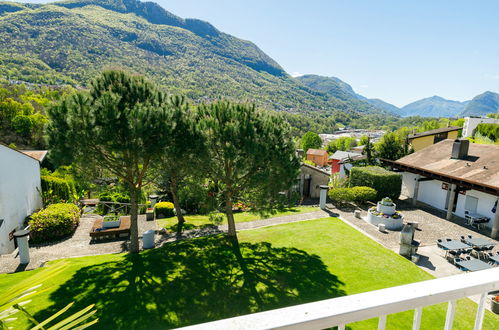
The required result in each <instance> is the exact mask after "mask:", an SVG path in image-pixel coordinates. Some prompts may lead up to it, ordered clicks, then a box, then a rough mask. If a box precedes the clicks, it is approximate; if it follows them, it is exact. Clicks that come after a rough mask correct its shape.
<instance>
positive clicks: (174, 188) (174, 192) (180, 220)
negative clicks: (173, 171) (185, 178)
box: [170, 180, 185, 234]
mask: <svg viewBox="0 0 499 330" xmlns="http://www.w3.org/2000/svg"><path fill="white" fill-rule="evenodd" d="M170 192H171V193H172V198H173V205H174V206H175V212H176V213H177V220H178V223H177V234H180V233H181V232H182V226H183V225H184V223H185V219H184V215H183V214H182V208H181V207H180V203H179V201H178V196H177V192H178V187H177V181H176V180H171V182H170Z"/></svg>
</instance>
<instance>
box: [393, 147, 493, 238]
mask: <svg viewBox="0 0 499 330" xmlns="http://www.w3.org/2000/svg"><path fill="white" fill-rule="evenodd" d="M384 162H385V163H387V164H389V165H390V166H391V167H392V169H395V170H398V171H401V172H403V173H402V180H403V186H402V193H403V194H404V195H406V196H408V197H410V198H412V200H413V203H414V204H415V203H416V201H421V202H424V203H425V204H428V205H431V206H433V207H436V208H438V209H441V210H447V218H448V219H450V218H451V217H452V215H453V214H455V215H457V216H460V217H463V218H464V217H465V216H467V215H468V216H469V215H470V214H476V215H479V216H483V217H485V218H488V219H490V220H489V221H488V222H487V223H486V224H485V226H487V227H488V228H490V229H491V235H492V237H496V235H497V232H498V230H499V205H498V203H499V146H498V145H490V144H476V143H469V141H468V140H444V141H441V142H439V143H437V144H434V145H431V146H429V147H427V148H425V149H424V150H420V151H416V152H415V153H413V154H410V155H408V156H405V157H403V158H401V159H399V160H397V161H388V160H385V161H384Z"/></svg>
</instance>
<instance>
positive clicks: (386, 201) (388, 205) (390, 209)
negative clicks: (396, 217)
mask: <svg viewBox="0 0 499 330" xmlns="http://www.w3.org/2000/svg"><path fill="white" fill-rule="evenodd" d="M395 208H396V205H395V203H394V202H393V201H392V199H391V198H388V197H385V198H383V199H382V200H381V201H379V202H378V204H377V205H376V210H377V211H378V212H381V213H384V214H388V215H391V214H394V213H395Z"/></svg>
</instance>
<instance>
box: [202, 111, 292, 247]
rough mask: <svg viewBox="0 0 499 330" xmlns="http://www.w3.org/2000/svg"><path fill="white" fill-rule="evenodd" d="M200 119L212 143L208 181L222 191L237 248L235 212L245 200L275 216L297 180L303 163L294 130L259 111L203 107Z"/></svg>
mask: <svg viewBox="0 0 499 330" xmlns="http://www.w3.org/2000/svg"><path fill="white" fill-rule="evenodd" d="M198 116H199V121H200V125H201V128H202V131H203V133H204V135H205V139H206V148H207V150H206V151H207V156H208V157H207V158H206V163H205V166H204V167H203V169H204V171H205V173H206V175H207V176H208V177H209V178H210V179H211V180H212V181H213V182H216V183H217V184H218V186H219V188H220V194H221V199H222V200H223V202H224V204H225V205H224V209H225V214H226V216H227V222H228V225H229V231H228V234H229V236H230V237H232V238H233V239H234V240H235V241H236V242H237V236H236V226H235V222H234V215H233V212H232V207H233V204H234V202H236V201H237V200H239V199H241V198H244V199H245V202H246V203H248V204H249V205H250V206H251V208H252V210H253V211H271V210H273V209H275V208H277V207H278V206H279V201H280V197H281V194H280V192H282V191H285V190H287V189H289V187H291V185H292V183H293V182H294V181H295V180H296V177H297V175H298V169H299V161H298V159H297V158H296V155H295V149H294V144H293V141H292V140H291V137H290V135H289V125H288V124H287V123H285V122H284V121H283V119H282V117H281V116H277V115H273V114H271V113H269V112H264V111H259V110H257V109H256V108H255V106H254V105H247V104H233V103H229V102H218V103H214V104H210V105H202V106H200V107H199V108H198Z"/></svg>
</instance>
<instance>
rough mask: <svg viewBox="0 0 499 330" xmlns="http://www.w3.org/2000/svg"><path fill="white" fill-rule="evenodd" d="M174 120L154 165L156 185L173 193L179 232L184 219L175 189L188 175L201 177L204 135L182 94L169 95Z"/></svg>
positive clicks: (204, 151) (204, 148)
mask: <svg viewBox="0 0 499 330" xmlns="http://www.w3.org/2000/svg"><path fill="white" fill-rule="evenodd" d="M172 106H173V109H174V112H173V117H172V118H173V122H174V124H175V126H174V128H173V130H172V134H171V136H169V137H168V139H167V141H164V143H162V144H163V145H164V149H163V151H162V152H161V158H160V160H159V161H158V162H157V163H156V164H155V165H153V167H154V172H155V174H156V175H155V177H156V178H157V183H158V185H159V186H161V187H163V188H165V189H166V190H167V191H168V192H169V193H170V194H171V196H172V200H173V205H174V206H175V212H176V215H177V219H178V224H177V232H178V233H180V232H182V226H183V224H184V223H185V219H184V216H183V214H182V208H181V206H180V201H179V196H178V189H179V186H180V185H181V184H184V183H185V181H186V179H187V178H188V177H198V178H199V177H202V176H203V174H204V173H203V172H202V171H201V170H200V169H201V168H202V167H203V164H204V161H205V154H206V147H205V145H204V138H203V136H202V134H201V132H200V131H199V126H198V125H196V121H195V118H194V117H193V114H192V113H191V112H190V111H189V106H188V104H187V103H186V102H185V100H184V99H183V98H180V97H176V98H172Z"/></svg>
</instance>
